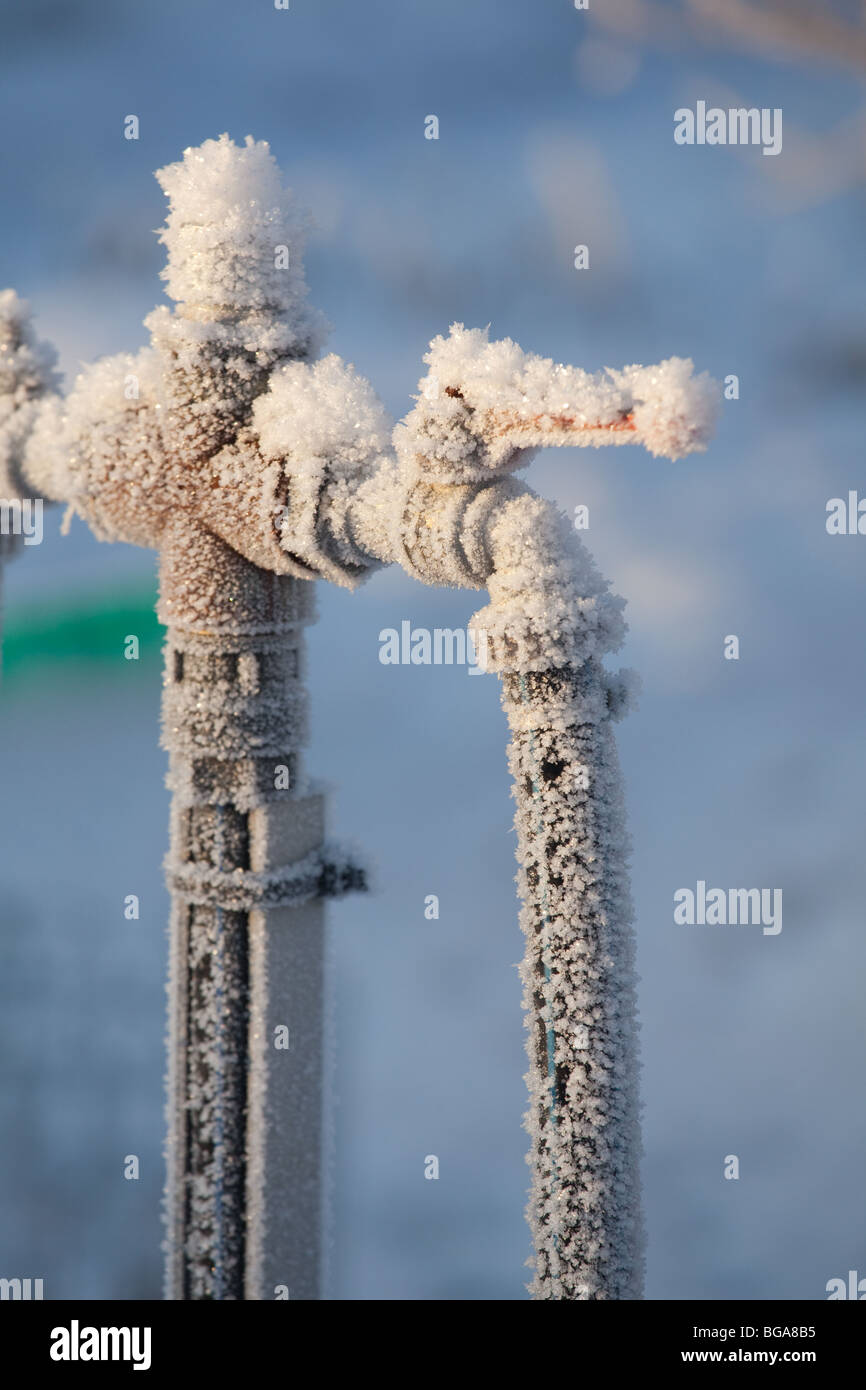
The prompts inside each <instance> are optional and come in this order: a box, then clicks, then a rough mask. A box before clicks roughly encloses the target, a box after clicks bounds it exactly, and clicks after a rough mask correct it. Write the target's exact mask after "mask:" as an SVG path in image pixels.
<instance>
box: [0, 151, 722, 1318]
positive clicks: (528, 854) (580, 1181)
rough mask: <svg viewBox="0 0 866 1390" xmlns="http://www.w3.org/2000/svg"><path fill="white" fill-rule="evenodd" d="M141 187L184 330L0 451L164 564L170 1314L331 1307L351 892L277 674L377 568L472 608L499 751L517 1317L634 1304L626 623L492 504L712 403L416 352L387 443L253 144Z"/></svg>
mask: <svg viewBox="0 0 866 1390" xmlns="http://www.w3.org/2000/svg"><path fill="white" fill-rule="evenodd" d="M160 178H161V181H162V183H163V186H164V187H165V189H166V192H167V194H168V195H169V198H170V200H171V210H170V214H169V218H168V223H167V227H166V230H165V232H164V234H163V239H164V241H165V243H166V245H167V248H168V251H169V265H168V268H167V270H166V272H165V278H166V280H167V285H168V292H169V294H170V295H171V296H172V298H174V299H175V300H176V301H177V307H176V309H175V311H174V312H173V313H171V312H169V310H168V309H165V308H164V309H160V310H156V311H154V313H153V314H152V315H151V316H150V318H149V319H148V324H149V327H150V329H151V334H152V346H151V347H150V348H148V349H145V350H143V351H142V352H141V353H139V354H138V355H137V356H136V357H129V356H125V355H122V356H119V357H116V358H112V359H108V360H106V361H104V362H102V363H98V364H97V365H96V366H95V367H93V368H90V369H88V371H86V372H85V373H83V374H82V376H81V377H80V378H79V379H78V381H77V382H76V385H75V388H74V390H73V391H72V393H71V394H70V395H69V396H68V397H67V398H66V400H65V401H64V402H63V403H62V405H61V404H60V403H59V401H57V400H56V399H52V398H51V397H50V396H47V397H46V398H45V399H44V400H43V401H42V402H37V403H36V405H35V407H34V408H33V413H32V415H31V414H29V413H28V414H27V416H26V423H27V428H26V430H25V431H23V433H22V432H20V431H19V433H15V430H14V429H13V431H12V436H10V437H13V436H14V448H11V450H7V453H9V455H10V457H14V458H15V459H16V465H15V466H16V468H17V470H18V473H17V474H16V477H20V478H21V479H22V480H23V483H24V484H26V486H28V487H30V488H33V489H36V490H37V491H38V492H39V493H40V494H43V495H45V496H47V497H52V498H56V499H58V500H64V501H66V502H67V503H68V504H69V505H71V507H72V508H73V509H74V510H75V511H77V512H79V513H80V514H81V515H82V516H83V517H84V518H85V519H86V520H87V522H88V523H89V524H90V526H91V527H92V528H93V529H94V531H95V532H96V534H97V535H100V536H102V537H103V538H105V539H109V540H116V539H122V540H127V541H130V542H132V543H134V544H139V545H146V546H150V547H153V548H156V549H158V550H159V551H160V552H161V599H160V613H161V616H162V617H163V621H165V622H166V624H167V626H168V629H169V639H168V644H167V650H166V655H167V669H166V692H165V701H164V739H165V746H166V747H168V748H169V751H170V755H171V770H170V777H171V782H172V789H173V792H174V799H173V810H172V823H173V832H172V849H171V854H170V857H169V879H170V885H171V888H172V892H173V914H172V924H173V925H172V967H171V981H170V985H171V1006H170V1038H171V1047H170V1077H169V1141H168V1159H169V1182H168V1194H167V1208H168V1212H167V1214H168V1255H169V1261H168V1282H167V1288H168V1294H169V1296H170V1297H179V1298H184V1297H191V1298H239V1297H245V1298H267V1297H273V1296H275V1294H276V1290H277V1289H278V1288H279V1289H281V1290H282V1289H285V1290H286V1291H287V1292H288V1296H289V1297H299V1296H300V1297H316V1296H317V1293H318V1288H319V1282H318V1253H317V1252H318V1249H319V1230H320V1208H321V1189H322V1180H321V1153H320V1143H319V1127H320V1122H321V1093H320V1082H321V1070H322V1068H321V1050H322V1033H323V1023H322V1015H321V1007H320V1002H319V1001H320V999H321V908H320V902H319V900H320V898H321V896H323V895H326V894H328V893H331V892H335V891H343V890H345V889H347V888H351V887H354V886H361V883H362V879H363V875H362V874H361V872H360V871H359V870H357V869H356V868H354V867H353V864H352V862H351V860H350V859H349V858H348V857H346V856H342V857H341V856H340V855H339V854H335V853H332V852H329V851H328V850H327V849H326V848H325V847H324V842H323V830H322V827H321V805H320V803H319V802H317V800H316V799H315V798H314V797H310V796H309V795H308V789H307V788H306V786H305V784H304V781H303V775H302V774H300V776H299V773H298V768H299V767H300V763H299V762H298V761H297V749H298V747H299V746H300V744H301V743H302V742H303V717H302V706H303V691H302V686H301V684H300V680H299V673H300V666H296V667H295V668H294V669H293V670H290V669H287V667H286V665H285V658H286V655H287V654H288V653H291V652H295V653H299V652H300V629H301V628H302V627H303V624H304V622H306V621H308V620H309V612H308V610H307V608H306V607H305V604H304V599H303V597H302V595H303V594H304V593H305V591H307V586H305V585H304V584H302V583H301V582H300V581H302V580H308V579H311V578H315V577H323V578H327V579H329V580H331V581H332V582H336V583H339V584H342V585H345V586H346V587H349V588H354V587H355V586H356V585H357V584H358V583H359V582H360V581H361V580H363V579H364V578H365V576H366V575H367V574H369V573H370V572H371V571H372V570H373V569H375V568H377V567H378V566H380V565H382V564H388V563H392V562H395V561H396V562H398V563H400V564H401V565H402V566H403V567H404V568H405V569H406V570H407V572H408V573H410V574H412V575H414V576H415V577H417V578H419V579H421V580H423V581H424V582H426V583H429V584H456V585H461V586H465V587H474V588H481V587H484V586H485V585H486V586H487V587H488V589H489V593H490V603H489V604H488V606H487V607H486V608H485V609H484V610H482V612H481V613H479V614H478V615H476V618H475V619H474V626H475V629H476V631H477V632H479V635H480V649H481V651H482V653H483V655H484V657H485V659H486V662H487V665H488V667H489V668H490V669H492V670H495V671H497V672H498V674H499V675H500V676H501V678H502V682H503V703H504V705H505V708H506V712H507V715H508V720H509V724H510V728H511V740H512V741H511V747H510V752H509V759H510V764H511V768H512V772H513V774H514V778H515V787H514V792H515V798H516V801H517V816H516V823H517V830H518V859H519V863H520V873H519V882H520V888H521V895H522V898H523V904H524V906H523V910H522V914H521V922H522V926H523V929H524V931H525V933H526V938H527V951H526V958H525V961H524V966H523V978H524V986H525V1005H526V1009H527V1023H528V1026H529V1042H528V1048H529V1056H530V1072H529V1078H528V1079H529V1085H530V1096H531V1107H530V1112H529V1115H528V1117H527V1124H528V1128H529V1130H530V1133H531V1136H532V1152H531V1154H530V1161H531V1163H532V1166H533V1185H532V1195H531V1201H530V1220H531V1223H532V1226H533V1232H534V1236H535V1242H536V1276H535V1281H534V1284H533V1287H532V1291H533V1294H534V1296H535V1297H537V1298H552V1299H590V1298H592V1299H602V1298H632V1297H638V1296H639V1292H640V1269H641V1226H640V1214H639V1202H638V1188H637V1158H638V1130H637V1078H636V1050H635V1041H634V1030H635V1022H634V979H633V960H632V956H633V939H632V936H631V927H630V907H629V901H628V888H627V876H626V853H627V844H626V839H625V831H624V823H623V812H622V800H621V794H620V791H619V780H618V771H617V765H616V752H615V748H614V744H613V738H612V734H611V730H610V722H611V720H612V719H614V718H616V717H617V716H618V715H619V713H621V712H622V710H623V709H624V708H625V706H626V704H627V691H628V681H627V680H626V679H625V678H624V677H613V676H611V675H610V674H609V673H607V672H606V671H605V668H604V666H603V664H602V659H603V657H604V655H605V653H606V652H608V651H611V650H615V649H616V647H617V646H618V645H619V642H620V640H621V637H622V633H623V631H624V624H623V620H622V603H621V601H620V600H618V599H615V598H613V597H612V596H611V595H610V594H609V592H608V588H607V584H606V583H605V582H604V581H603V580H602V579H601V578H600V576H599V575H598V573H597V571H596V570H595V567H594V565H593V564H592V562H591V560H590V559H589V557H588V556H587V554H586V552H585V551H584V549H583V547H582V545H581V544H580V542H579V541H578V539H577V537H576V535H575V534H574V532H573V531H572V530H571V529H570V527H569V526H568V523H567V522H566V521H565V519H564V518H562V517H561V516H560V515H559V514H558V512H557V510H556V508H555V507H553V506H552V505H551V504H550V503H547V502H544V501H543V500H541V499H539V498H537V497H535V496H534V494H532V493H531V492H530V491H529V489H527V488H526V487H524V485H523V484H521V483H520V482H518V481H517V480H516V479H515V478H514V477H512V476H511V474H512V473H513V471H514V470H515V469H517V468H519V467H521V466H522V465H523V464H525V463H526V462H528V461H529V459H530V457H531V455H532V452H533V451H534V450H535V449H537V448H539V447H543V446H545V445H548V444H587V443H591V444H594V445H596V444H601V443H616V444H621V443H628V442H634V443H641V444H643V445H644V446H645V447H646V448H647V449H648V450H649V452H651V453H653V454H662V455H667V456H669V457H672V458H676V457H680V456H681V455H684V454H687V453H689V452H692V451H693V450H696V449H701V448H703V447H704V445H705V440H706V438H707V437H708V434H709V432H710V429H711V426H712V419H713V415H714V412H715V404H716V399H717V393H716V391H715V388H714V387H713V385H712V384H711V383H710V382H709V381H708V379H707V378H706V377H705V376H704V377H694V376H693V375H692V366H691V363H690V362H688V361H682V360H680V359H676V358H672V359H670V360H669V361H667V362H665V363H662V364H660V365H659V366H658V367H653V368H641V367H629V368H625V369H623V370H621V371H611V370H608V371H606V372H605V373H601V374H599V375H597V376H590V375H589V374H587V373H585V372H582V371H580V370H579V369H577V368H572V367H565V366H561V365H557V364H554V363H552V362H551V361H549V360H548V359H542V358H538V357H534V356H531V355H527V354H525V353H523V352H522V351H521V349H520V348H519V347H517V345H516V344H514V343H512V342H510V341H507V340H506V341H504V342H500V343H490V342H489V341H488V338H487V335H486V333H483V332H481V331H478V330H470V331H468V332H467V331H466V330H464V329H463V327H462V326H461V325H456V326H455V327H454V328H453V329H452V331H451V334H450V335H449V337H448V338H437V339H436V340H435V341H434V342H433V343H432V344H431V349H430V352H429V354H428V355H427V357H426V359H425V360H426V361H427V363H428V366H429V368H430V370H429V372H428V373H427V375H426V377H425V378H424V379H423V380H422V382H421V386H420V393H419V396H418V398H417V404H416V406H415V408H414V409H413V410H412V411H411V412H410V414H409V415H408V416H407V418H406V420H405V421H404V422H403V424H402V425H400V426H398V427H397V430H396V431H395V432H394V436H393V443H392V441H391V438H390V434H391V429H390V422H389V421H388V419H387V416H386V414H385V412H384V410H383V409H382V407H381V405H380V403H379V402H378V400H377V399H376V397H375V394H374V393H373V391H372V389H371V388H370V387H369V385H368V384H367V383H366V382H365V381H364V380H363V379H362V378H361V377H359V376H358V375H357V373H355V371H354V369H353V368H352V367H350V366H346V365H345V364H344V363H342V362H341V361H340V359H339V358H337V357H334V356H330V357H326V358H324V359H322V360H321V361H314V360H313V359H314V358H315V355H316V353H317V351H318V348H319V345H320V342H321V338H322V326H321V324H320V322H319V321H318V320H317V318H316V316H315V315H314V314H312V313H311V312H310V311H309V310H308V309H307V307H306V304H305V293H306V290H305V286H304V283H303V276H302V274H301V271H300V262H299V259H298V257H297V251H296V247H297V244H298V242H299V240H300V237H301V234H302V230H303V228H302V223H301V221H300V220H299V219H298V218H297V215H296V214H295V212H294V209H293V205H292V204H291V200H290V199H289V198H288V195H287V194H286V193H285V192H284V190H282V188H281V185H280V181H279V174H278V171H277V170H276V166H275V165H274V163H273V160H272V159H271V156H270V153H269V151H268V149H267V146H266V145H257V144H255V143H254V142H252V141H251V140H250V139H249V138H248V140H247V144H246V146H245V147H243V148H241V149H239V148H238V147H236V146H234V145H232V143H231V142H230V141H229V140H228V138H227V137H222V138H221V139H220V140H219V141H208V142H206V143H205V145H203V146H202V147H201V148H200V149H198V150H187V151H186V152H185V154H184V159H183V161H182V162H181V163H179V164H177V165H173V166H170V168H169V169H167V170H163V171H162V172H161V175H160ZM13 385H14V382H13ZM14 389H17V387H15V388H14ZM43 389H44V388H43ZM25 394H26V393H25ZM27 411H28V412H29V411H30V407H29V406H27ZM2 418H3V417H2V416H0V420H2ZM23 418H25V417H23V416H22V419H23ZM23 434H26V435H27V437H26V439H24V438H23ZM0 438H2V436H0ZM297 661H300V655H298V656H297ZM293 756H295V759H296V761H295V772H294V776H295V782H294V784H293V783H292V780H291V777H292V773H291V768H292V758H293ZM277 757H285V759H286V762H285V763H279V764H275V763H274V760H275V759H276V758H277ZM272 765H273V766H274V771H275V772H277V771H278V770H282V769H289V770H290V773H289V787H288V789H286V788H284V787H279V786H278V785H277V783H276V782H275V787H274V789H273V790H272V789H271V787H270V785H269V783H268V780H267V778H268V776H270V768H271V766H272ZM265 774H267V775H265ZM263 778H264V780H263ZM274 791H280V792H281V793H285V792H286V791H288V795H287V799H286V800H285V801H284V802H282V803H281V802H280V800H279V797H277V796H275V795H274ZM277 976H279V978H280V981H281V990H282V996H281V997H282V998H284V999H285V1000H287V1001H289V1003H290V1005H291V1009H292V1013H293V1016H294V1017H295V1018H296V1019H298V1018H299V1019H301V1020H302V1024H301V1030H300V1031H301V1035H302V1037H303V1038H304V1039H305V1040H306V1041H305V1045H304V1065H302V1066H301V1067H299V1068H298V1070H297V1072H296V1073H291V1072H289V1076H288V1078H287V1076H286V1074H285V1073H280V1071H279V1069H278V1068H277V1067H276V1066H275V1063H274V1058H273V1057H272V1056H270V1054H269V1053H267V1051H266V1049H267V1046H268V1042H269V1036H268V1035H269V1029H270V1027H271V1025H272V1024H275V1026H276V1023H279V1022H280V1020H276V1023H275V1015H274V1014H273V1013H272V1012H271V1007H272V1004H273V1002H274V999H275V998H276V995H275V979H276V977H277ZM289 1032H291V1025H289ZM263 1049H265V1050H264V1051H263ZM292 1077H293V1079H289V1078H292ZM242 1149H243V1151H242ZM287 1183H288V1186H287ZM293 1285H294V1288H293V1287H292V1286H293ZM277 1296H279V1295H277ZM283 1296H285V1295H283Z"/></svg>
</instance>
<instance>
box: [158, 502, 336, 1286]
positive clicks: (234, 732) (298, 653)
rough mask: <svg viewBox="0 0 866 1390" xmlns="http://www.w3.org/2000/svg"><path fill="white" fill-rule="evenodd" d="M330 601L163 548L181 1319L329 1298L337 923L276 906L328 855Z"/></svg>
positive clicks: (192, 533)
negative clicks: (309, 723) (316, 606)
mask: <svg viewBox="0 0 866 1390" xmlns="http://www.w3.org/2000/svg"><path fill="white" fill-rule="evenodd" d="M312 596H313V591H312V586H311V585H310V584H308V583H306V582H305V581H303V580H298V579H294V578H291V577H286V576H278V575H275V574H272V573H270V572H268V571H264V570H261V569H258V568H257V567H256V566H254V565H252V564H251V563H250V562H249V561H247V560H245V559H243V558H242V557H241V556H240V555H238V554H237V553H236V552H235V551H233V550H231V549H230V548H229V547H228V546H226V545H225V544H224V543H223V542H222V541H220V540H218V539H216V538H215V537H213V536H211V535H210V534H209V533H207V532H205V531H202V530H198V529H195V528H190V527H189V526H188V525H183V524H180V523H175V529H174V531H173V532H171V531H169V532H168V533H167V534H166V535H165V536H164V538H163V546H162V549H161V571H160V603H159V615H160V618H161V620H162V621H163V622H164V623H165V624H166V626H167V628H168V633H167V642H166V649H165V658H166V662H165V687H164V695H163V744H164V746H165V747H166V748H167V749H168V750H169V754H170V762H169V785H170V788H171V791H172V811H171V849H170V853H169V859H168V876H169V885H170V887H171V891H172V913H171V926H170V970H169V1027H168V1044H169V1059H168V1139H167V1187H166V1226H167V1240H166V1254H167V1267H166V1296H167V1297H169V1298H172V1299H190V1300H237V1299H258V1298H274V1297H281V1296H282V1297H285V1296H288V1297H290V1298H317V1297H318V1296H319V1272H318V1262H319V1258H320V1256H319V1250H320V1244H321V1241H320V1230H321V1209H322V1183H321V1104H322V1102H321V1050H322V1027H321V1019H322V960H323V908H322V905H321V903H320V902H319V901H318V900H316V899H313V900H311V901H306V902H304V903H302V904H300V905H298V906H292V905H286V904H283V905H279V903H278V902H277V901H276V899H275V887H276V888H277V889H278V887H279V883H280V876H281V874H283V875H284V874H285V872H286V871H287V870H290V868H291V866H292V865H293V864H296V863H297V862H298V861H300V860H303V859H304V858H306V857H307V856H308V855H309V854H310V853H311V851H315V850H316V849H318V848H320V847H321V845H322V842H323V837H324V824H323V808H322V800H321V798H320V797H318V796H311V795H308V794H307V792H306V787H305V780H304V774H303V770H302V766H301V749H302V745H303V744H304V742H305V739H306V694H305V690H304V685H303V675H304V665H303V648H302V637H303V627H304V625H305V624H307V623H309V622H310V621H312V618H313V607H312V602H311V599H312ZM277 896H278V895H277ZM283 1026H284V1027H285V1028H286V1029H287V1030H288V1041H289V1045H288V1048H285V1047H282V1046H278V1045H277V1038H276V1036H275V1031H274V1030H275V1029H277V1028H279V1027H283ZM278 1289H279V1290H283V1289H284V1290H285V1291H286V1292H277V1290H278Z"/></svg>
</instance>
